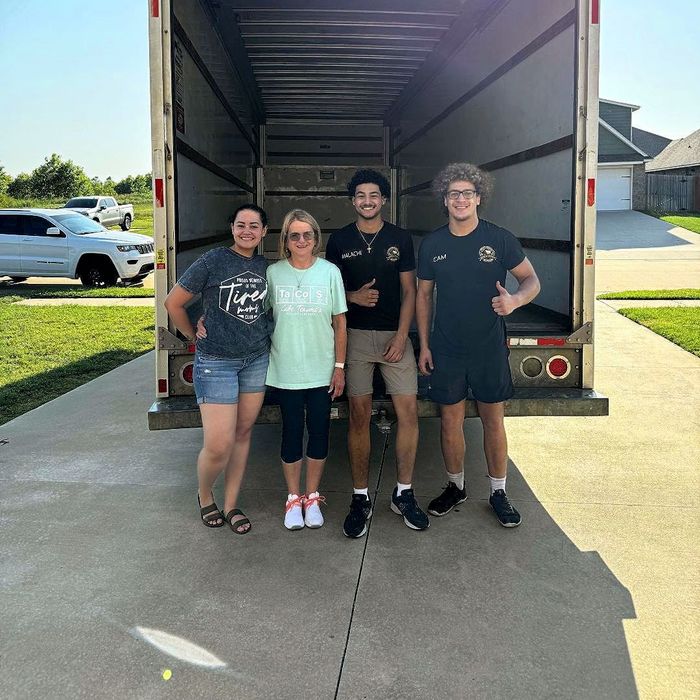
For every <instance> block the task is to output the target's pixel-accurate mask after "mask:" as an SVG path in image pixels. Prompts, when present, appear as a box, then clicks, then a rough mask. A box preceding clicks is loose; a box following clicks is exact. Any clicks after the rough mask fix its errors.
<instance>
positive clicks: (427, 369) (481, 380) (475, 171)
mask: <svg viewBox="0 0 700 700" xmlns="http://www.w3.org/2000/svg"><path fill="white" fill-rule="evenodd" d="M490 186H491V178H490V176H489V175H488V174H487V173H485V172H483V171H482V170H480V169H479V168H477V167H476V166H475V165H471V164H469V163H453V164H452V165H448V166H447V167H446V168H445V169H444V170H443V171H442V172H441V173H439V174H438V175H437V177H436V178H435V181H434V182H433V189H434V190H435V192H436V194H438V195H439V196H440V198H441V199H442V201H443V204H444V206H445V209H446V211H447V215H448V223H447V225H446V226H443V227H441V228H439V229H437V230H436V231H433V233H431V234H430V235H429V236H427V238H425V240H424V241H423V243H422V245H421V247H420V251H419V253H418V296H417V300H416V321H417V325H418V335H419V337H420V345H421V350H420V357H419V359H418V367H419V369H420V371H421V373H422V374H428V375H430V388H429V396H430V398H431V399H432V400H433V401H435V402H436V403H438V404H440V412H441V417H442V429H441V432H442V434H441V444H442V454H443V459H444V461H445V467H446V468H447V479H448V482H447V487H446V488H445V489H444V491H443V492H442V494H441V495H440V496H438V497H437V498H435V499H433V500H432V501H431V502H430V504H429V506H428V512H429V513H431V514H432V515H447V513H449V512H450V511H451V510H452V509H453V508H454V507H455V506H456V505H458V504H459V503H462V502H463V501H465V500H466V498H467V492H466V489H465V488H464V453H465V444H464V425H463V424H464V407H465V399H466V397H467V392H468V390H469V389H470V388H471V392H472V395H473V396H474V398H475V399H476V402H477V407H478V410H479V416H480V418H481V423H482V425H483V428H484V452H485V454H486V463H487V465H488V470H489V479H490V482H491V496H490V498H489V503H490V504H491V507H492V508H493V510H494V511H495V513H496V516H497V517H498V520H499V522H500V523H501V525H503V526H504V527H517V526H518V525H520V514H519V513H518V511H517V510H516V509H515V508H514V507H513V505H512V504H511V502H510V500H509V499H508V496H507V495H506V490H505V488H506V470H507V466H508V444H507V440H506V431H505V425H504V422H503V416H504V402H505V401H506V400H507V399H509V398H511V396H512V395H513V382H512V378H511V373H510V366H509V364H508V354H509V351H508V344H507V339H506V328H505V322H504V320H503V317H504V316H507V315H508V314H510V313H511V312H513V311H514V310H515V309H517V308H518V307H520V306H523V305H524V304H527V303H529V302H530V301H532V300H533V299H534V298H535V297H536V296H537V294H538V293H539V291H540V283H539V280H538V279H537V275H536V274H535V270H534V269H533V267H532V265H531V264H530V261H529V260H528V259H527V258H526V257H525V254H524V253H523V249H522V247H521V245H520V242H519V241H518V239H517V238H516V237H515V236H514V235H513V234H512V233H510V231H506V230H505V229H503V228H500V227H499V226H495V225H494V224H492V223H490V222H488V221H483V220H480V219H479V216H478V213H477V207H478V206H479V204H481V200H482V198H485V197H486V196H487V195H488V193H489V190H490ZM507 272H510V273H511V274H512V275H513V277H515V279H516V280H517V282H518V290H517V291H516V292H514V293H513V294H511V293H509V292H508V291H507V290H506V289H505V286H504V285H505V283H506V273H507ZM435 287H437V289H438V298H437V305H436V308H435V324H434V326H433V330H432V334H431V333H430V321H431V315H432V309H433V290H434V288H435Z"/></svg>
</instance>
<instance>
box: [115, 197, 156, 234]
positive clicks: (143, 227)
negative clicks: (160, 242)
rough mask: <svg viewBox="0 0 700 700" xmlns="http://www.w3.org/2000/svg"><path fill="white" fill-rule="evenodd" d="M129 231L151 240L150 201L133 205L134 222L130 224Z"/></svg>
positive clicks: (151, 209)
mask: <svg viewBox="0 0 700 700" xmlns="http://www.w3.org/2000/svg"><path fill="white" fill-rule="evenodd" d="M116 228H119V227H118V226H117V227H116ZM131 230H132V231H133V232H134V233H141V234H143V235H144V236H151V238H153V203H152V202H151V201H148V202H136V203H135V204H134V221H133V223H132V224H131Z"/></svg>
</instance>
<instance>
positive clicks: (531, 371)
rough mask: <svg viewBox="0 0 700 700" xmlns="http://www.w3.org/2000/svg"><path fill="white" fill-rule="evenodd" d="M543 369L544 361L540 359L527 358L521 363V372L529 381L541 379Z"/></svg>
mask: <svg viewBox="0 0 700 700" xmlns="http://www.w3.org/2000/svg"><path fill="white" fill-rule="evenodd" d="M543 369H544V367H543V366H542V360H540V359H539V357H532V356H530V357H526V358H525V359H524V360H523V361H522V362H521V363H520V371H521V372H522V373H523V374H524V375H525V376H526V377H528V378H529V379H535V378H536V377H539V376H540V374H542V370H543Z"/></svg>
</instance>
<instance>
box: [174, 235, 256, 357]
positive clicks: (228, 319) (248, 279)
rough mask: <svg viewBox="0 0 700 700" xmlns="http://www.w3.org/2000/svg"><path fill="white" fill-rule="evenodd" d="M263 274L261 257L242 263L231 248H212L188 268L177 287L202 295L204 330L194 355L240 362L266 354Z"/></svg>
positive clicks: (241, 259)
mask: <svg viewBox="0 0 700 700" xmlns="http://www.w3.org/2000/svg"><path fill="white" fill-rule="evenodd" d="M266 269H267V261H266V260H265V258H264V257H263V256H262V255H254V256H253V257H252V258H246V257H245V256H244V255H239V254H238V253H236V252H234V251H233V250H231V249H230V248H214V249H213V250H210V251H208V252H206V253H205V254H204V255H202V257H201V258H199V259H198V260H195V262H193V263H192V265H190V267H188V268H187V270H186V271H185V273H184V274H183V275H182V277H180V279H179V280H178V282H177V283H178V284H179V285H180V286H181V287H182V288H183V289H186V290H187V291H188V292H191V293H192V294H201V295H202V306H203V307H204V325H205V327H206V329H207V337H206V338H204V339H203V340H198V341H197V351H198V352H200V353H203V354H205V355H214V356H216V357H228V358H233V359H245V358H247V357H254V356H255V355H259V354H260V353H262V352H265V351H266V350H268V349H269V347H270V323H269V320H268V317H267V315H266V313H265V297H266V296H267V282H266V279H265V272H266Z"/></svg>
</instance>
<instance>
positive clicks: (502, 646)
mask: <svg viewBox="0 0 700 700" xmlns="http://www.w3.org/2000/svg"><path fill="white" fill-rule="evenodd" d="M597 312H598V315H597V320H596V333H597V347H598V348H599V350H598V353H597V369H596V373H597V379H596V388H597V389H598V390H599V391H601V392H602V393H605V394H607V395H608V396H609V397H610V400H611V414H610V416H609V417H601V418H588V419H586V418H519V419H509V421H508V431H509V437H510V456H511V459H512V463H511V471H510V477H509V482H508V490H509V493H510V495H511V497H512V498H513V500H514V502H515V503H516V504H517V506H518V508H519V509H520V510H521V512H522V514H523V519H524V520H523V525H522V526H521V527H520V528H518V529H516V530H506V529H503V528H501V527H500V526H499V525H498V524H497V522H496V520H495V519H494V517H493V515H492V514H491V512H490V511H489V509H488V506H487V501H486V498H487V495H488V482H487V479H486V478H485V465H484V462H483V459H482V457H481V455H480V451H481V450H480V443H481V432H480V428H479V424H478V421H476V420H468V421H467V423H466V428H465V430H466V435H467V438H468V441H469V445H470V450H471V451H470V454H469V459H468V466H467V483H468V490H469V492H470V499H469V500H468V501H467V502H466V503H465V504H464V505H463V506H461V507H460V509H459V512H454V513H452V514H450V515H448V516H447V517H445V518H441V519H439V518H433V519H432V525H431V527H430V529H429V530H428V531H427V532H423V533H416V532H413V531H410V530H408V529H407V528H406V527H405V526H404V525H403V524H402V521H401V520H400V518H398V517H397V516H396V515H394V514H393V513H391V512H390V510H389V508H388V501H389V494H390V491H391V489H392V487H393V485H394V474H393V470H394V467H393V462H394V457H393V448H392V440H391V439H389V440H388V441H385V440H384V439H382V438H381V437H380V436H379V435H378V434H376V433H374V435H373V452H372V482H371V483H372V488H373V490H375V491H376V500H375V503H376V510H375V515H374V518H373V520H372V525H371V528H370V531H369V534H368V536H367V537H366V538H364V539H362V540H354V541H351V540H347V539H346V538H344V537H343V535H342V533H341V530H340V526H341V523H342V520H343V517H344V515H345V512H346V510H347V507H348V503H349V495H348V494H349V492H350V479H349V468H348V463H347V458H346V455H345V447H344V441H345V425H343V424H339V423H338V424H334V426H333V432H332V453H331V455H330V459H329V464H328V468H327V474H326V476H325V478H324V489H323V490H324V493H325V495H326V497H327V499H328V507H327V510H326V517H327V524H326V526H325V527H324V528H322V529H321V530H317V531H310V530H303V531H300V532H296V533H289V532H287V531H285V530H284V528H283V526H282V503H283V501H284V497H285V490H284V486H283V480H282V476H281V473H280V469H279V466H278V440H279V429H278V427H277V426H258V427H257V428H256V431H255V436H254V449H253V451H252V454H251V458H250V466H249V470H248V473H247V476H246V482H245V489H244V493H243V496H242V502H241V506H242V507H243V508H244V509H245V510H246V512H247V513H248V515H249V516H250V517H251V520H252V521H253V531H252V532H251V534H250V535H247V536H245V537H240V536H236V535H234V534H233V533H231V531H230V530H229V529H227V528H226V529H221V530H215V531H210V530H206V529H205V528H204V527H203V526H202V525H201V524H200V523H199V522H198V520H197V504H196V499H195V488H196V480H195V473H194V463H195V459H196V455H197V451H198V448H199V445H200V442H201V431H200V430H198V429H191V430H180V431H170V432H161V433H149V432H148V430H147V428H146V410H147V408H148V405H149V403H150V402H151V397H152V394H153V387H152V381H153V379H152V375H153V370H152V355H147V356H144V357H143V358H140V359H139V360H136V361H134V362H132V363H129V364H127V365H124V366H123V367H121V368H119V369H117V370H114V371H113V372H111V373H109V374H107V375H105V376H103V377H101V378H99V379H97V380H95V381H93V382H91V383H89V384H87V385H85V386H83V387H81V388H79V389H77V390H75V391H72V392H70V393H69V394H66V395H64V396H63V397H61V398H59V399H56V400H54V401H52V402H50V403H48V404H45V405H44V406H42V407H40V408H38V409H36V410H34V411H32V412H30V413H28V414H26V415H24V416H22V417H20V418H18V419H16V420H14V421H12V422H10V423H7V424H5V425H4V426H1V427H0V443H2V441H3V439H4V440H7V441H8V442H6V443H5V444H0V480H1V482H2V495H1V496H0V507H1V508H2V519H1V520H0V522H1V523H2V528H1V529H0V542H1V543H2V551H3V566H2V574H1V578H0V583H1V587H0V602H1V604H2V610H3V615H2V626H1V628H2V632H1V636H0V696H1V697H3V698H29V697H35V696H36V695H37V694H41V695H49V696H50V697H56V698H74V697H90V698H95V697H97V698H102V697H105V698H120V699H121V698H161V697H168V698H193V697H212V698H217V697H220V698H225V697H228V698H244V697H245V698H251V699H257V698H260V699H266V700H267V699H270V698H284V699H285V700H289V699H290V698H295V699H296V698H302V697H304V698H314V699H315V698H321V699H325V698H329V699H330V698H344V699H348V700H355V699H356V698H371V699H377V700H384V699H386V698H396V699H399V698H401V699H403V698H406V697H409V696H413V697H421V698H431V699H432V698H467V697H475V698H480V697H519V698H542V697H567V698H591V697H595V698H598V697H614V698H634V697H637V696H638V695H641V696H642V697H649V698H652V697H654V698H686V697H687V698H695V697H698V695H699V694H700V679H699V674H698V666H697V659H698V658H699V657H700V644H699V638H698V611H697V601H698V586H697V571H698V564H699V563H700V562H699V561H698V548H697V535H696V533H697V530H698V526H699V525H700V516H699V510H698V493H699V490H698V485H699V484H698V475H697V465H698V464H699V463H700V440H699V438H698V435H700V431H698V427H699V425H698V423H699V417H700V416H699V410H698V409H699V408H700V403H699V400H698V396H700V359H698V358H696V357H694V356H692V355H690V354H689V353H686V352H685V351H683V350H681V349H680V348H678V347H676V346H674V345H672V344H671V343H669V342H668V341H666V340H664V339H663V338H660V337H659V336H656V335H655V334H653V333H652V332H650V331H648V330H647V329H645V328H643V327H641V326H638V325H637V324H635V323H633V322H631V321H628V320H627V319H625V318H623V317H621V316H619V315H618V314H617V313H615V312H614V311H613V310H612V309H611V308H610V307H609V306H606V305H604V304H602V303H600V302H599V303H597ZM421 428H422V433H421V442H420V454H419V460H418V470H417V471H418V473H417V476H416V480H415V485H416V490H417V493H418V496H419V499H420V501H421V502H422V503H423V505H426V504H427V501H428V500H429V499H430V498H431V497H432V496H434V495H436V494H437V493H438V492H439V489H440V487H441V484H442V482H443V478H444V477H443V471H442V463H441V459H440V457H439V430H438V424H437V422H436V421H425V422H424V423H423V424H422V426H421ZM165 669H170V670H171V671H172V678H171V679H170V680H167V681H166V680H163V678H162V676H161V674H162V673H163V671H164V670H165Z"/></svg>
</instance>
